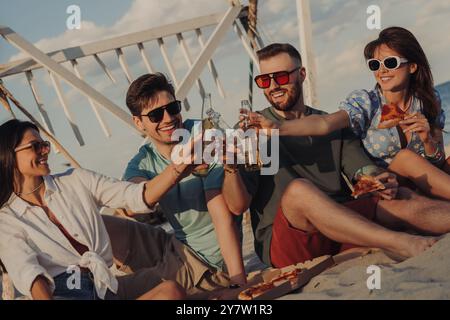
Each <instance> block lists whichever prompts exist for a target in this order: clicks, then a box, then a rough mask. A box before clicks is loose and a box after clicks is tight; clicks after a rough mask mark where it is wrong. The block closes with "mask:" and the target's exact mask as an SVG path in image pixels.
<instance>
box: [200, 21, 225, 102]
mask: <svg viewBox="0 0 450 320" xmlns="http://www.w3.org/2000/svg"><path fill="white" fill-rule="evenodd" d="M195 34H196V35H197V40H198V43H199V44H200V47H201V48H202V49H203V48H204V47H205V42H204V41H203V34H202V30H201V29H199V28H197V29H195ZM208 68H209V72H211V75H212V77H213V79H214V83H215V84H216V87H217V90H218V91H219V94H220V96H221V97H222V98H225V90H223V87H222V83H221V82H220V79H219V74H218V72H217V69H216V66H215V64H214V61H213V59H210V60H208Z"/></svg>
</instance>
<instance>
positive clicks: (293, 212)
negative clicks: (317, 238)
mask: <svg viewBox="0 0 450 320" xmlns="http://www.w3.org/2000/svg"><path fill="white" fill-rule="evenodd" d="M281 206H282V209H283V213H284V215H285V216H286V218H287V220H288V221H289V223H290V224H291V225H292V226H293V227H295V228H297V229H300V230H303V231H306V232H311V231H314V230H316V229H317V230H319V231H320V232H321V233H323V234H324V235H325V236H327V237H328V238H330V239H332V240H335V241H337V242H340V243H352V244H356V245H360V246H364V247H378V248H382V249H386V250H388V251H391V252H394V253H396V254H400V255H402V256H404V257H411V256H414V255H417V254H419V253H421V252H422V251H424V250H426V249H427V248H429V247H430V246H432V245H433V244H434V243H435V242H436V239H434V238H431V237H420V236H413V235H410V234H407V233H403V232H396V231H392V230H389V229H386V228H384V227H382V226H380V225H378V224H376V223H374V222H372V221H369V220H367V219H366V218H364V217H362V216H361V215H359V214H358V213H356V212H354V211H352V210H350V209H348V208H346V207H344V206H342V205H340V204H338V203H336V202H335V201H333V200H331V199H330V198H329V197H328V196H326V195H325V194H324V193H323V192H321V191H320V190H319V189H318V188H317V187H315V186H314V185H313V184H312V183H311V182H309V181H308V180H304V179H297V180H294V181H293V182H292V183H291V184H290V185H289V186H288V187H287V189H286V191H285V193H284V195H283V198H282V200H281Z"/></svg>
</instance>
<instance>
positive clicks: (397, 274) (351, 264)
mask: <svg viewBox="0 0 450 320" xmlns="http://www.w3.org/2000/svg"><path fill="white" fill-rule="evenodd" d="M244 222H245V223H244V225H243V235H244V239H243V256H244V261H245V267H246V271H247V272H251V271H255V270H260V269H264V268H265V267H266V266H265V265H264V264H263V263H261V261H260V260H259V259H258V257H257V256H256V254H255V253H254V250H253V234H252V232H251V226H250V222H249V219H248V218H246V219H244ZM369 265H376V266H378V267H380V270H381V273H380V274H381V289H379V290H378V289H373V290H369V289H368V288H367V284H366V282H367V279H368V277H369V276H371V274H368V273H367V267H368V266H369ZM449 268H450V234H447V235H446V236H444V237H443V238H442V239H441V240H440V241H438V242H437V243H436V244H435V245H434V246H433V247H432V248H430V249H429V250H427V251H425V252H424V253H422V254H421V255H419V256H416V257H413V258H410V259H408V260H405V261H403V262H400V263H397V262H396V261H395V260H393V259H391V258H390V257H389V256H387V255H386V254H384V253H383V252H382V251H380V250H373V252H372V253H369V254H366V255H364V256H362V257H358V258H354V259H351V260H348V261H345V262H343V263H341V264H339V265H337V266H335V267H332V268H330V269H328V270H326V271H325V272H323V273H322V274H320V275H319V276H316V277H314V278H313V279H312V280H311V281H310V282H309V283H308V284H307V285H306V286H305V287H303V289H301V290H300V291H298V292H294V293H291V294H288V295H286V296H284V297H281V298H280V299H284V300H316V299H345V300H348V299H450V272H449ZM0 293H1V290H0Z"/></svg>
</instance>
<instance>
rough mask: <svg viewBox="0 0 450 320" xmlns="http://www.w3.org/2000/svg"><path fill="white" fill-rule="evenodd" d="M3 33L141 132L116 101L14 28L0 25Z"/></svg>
mask: <svg viewBox="0 0 450 320" xmlns="http://www.w3.org/2000/svg"><path fill="white" fill-rule="evenodd" d="M0 29H1V33H2V35H3V37H4V38H5V39H6V40H7V41H8V42H9V43H11V44H12V45H13V46H15V47H16V48H17V49H19V50H20V51H23V52H25V53H26V54H28V55H29V56H31V57H32V59H34V60H36V61H37V62H38V63H40V64H42V65H43V66H44V67H45V68H46V69H47V70H48V71H50V72H53V73H55V74H56V75H58V76H59V77H61V78H62V79H64V80H65V81H66V82H67V83H68V84H69V85H71V86H72V87H74V88H75V89H77V90H78V91H79V92H81V93H82V94H83V95H85V96H86V97H91V98H92V100H94V101H95V102H96V103H98V105H99V106H102V107H103V108H105V109H107V110H108V111H110V112H111V113H112V114H113V115H115V116H116V117H117V118H119V119H120V120H122V121H123V122H125V123H126V124H128V125H129V126H130V127H131V128H133V129H134V130H136V132H139V131H138V130H137V129H136V127H135V126H134V123H133V121H132V120H131V116H130V115H129V114H128V113H127V112H125V111H124V110H122V109H121V108H119V107H118V106H117V105H116V104H115V103H114V102H112V101H111V100H109V99H108V98H106V97H105V96H104V95H102V94H101V93H100V92H98V91H97V90H95V89H94V88H92V87H91V86H90V85H88V84H87V83H86V82H84V81H83V80H81V79H79V78H78V77H77V76H76V75H74V74H73V73H72V72H70V71H69V70H67V69H66V68H64V67H63V66H61V65H59V64H58V63H56V62H55V61H53V60H52V59H51V58H50V57H49V56H47V55H46V54H45V53H44V52H42V51H41V50H39V49H38V48H36V47H35V46H34V45H33V44H31V43H30V42H28V41H27V40H25V39H24V38H22V37H21V36H20V35H18V34H17V33H15V32H14V31H13V30H11V29H10V28H7V27H3V28H2V27H0ZM140 135H141V134H140Z"/></svg>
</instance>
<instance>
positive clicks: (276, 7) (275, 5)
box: [264, 0, 296, 14]
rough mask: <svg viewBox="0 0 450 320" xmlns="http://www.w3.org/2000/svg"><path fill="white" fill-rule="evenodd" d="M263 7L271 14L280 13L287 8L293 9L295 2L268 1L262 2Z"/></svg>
mask: <svg viewBox="0 0 450 320" xmlns="http://www.w3.org/2000/svg"><path fill="white" fill-rule="evenodd" d="M264 5H265V6H267V9H268V10H269V12H270V13H272V14H277V13H280V11H283V10H285V9H287V8H288V7H290V6H292V7H294V8H295V5H296V4H295V2H294V1H292V0H291V1H289V2H288V1H280V0H270V1H264Z"/></svg>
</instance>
